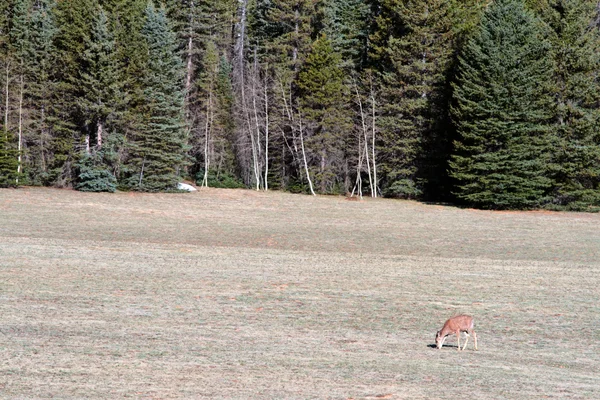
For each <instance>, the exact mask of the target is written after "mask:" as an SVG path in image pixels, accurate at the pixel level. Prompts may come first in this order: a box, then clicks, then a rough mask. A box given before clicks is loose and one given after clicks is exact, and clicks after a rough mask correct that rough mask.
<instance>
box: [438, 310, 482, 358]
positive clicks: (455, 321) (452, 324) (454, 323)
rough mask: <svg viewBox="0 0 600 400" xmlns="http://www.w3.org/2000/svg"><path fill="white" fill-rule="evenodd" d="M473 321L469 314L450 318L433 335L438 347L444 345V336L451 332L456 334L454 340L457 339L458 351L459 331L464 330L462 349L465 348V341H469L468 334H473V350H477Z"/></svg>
mask: <svg viewBox="0 0 600 400" xmlns="http://www.w3.org/2000/svg"><path fill="white" fill-rule="evenodd" d="M473 327H474V321H473V317H471V316H470V315H457V316H456V317H452V318H450V319H449V320H448V321H446V323H444V327H443V328H442V330H441V331H438V332H437V334H436V335H435V344H436V346H437V348H438V349H441V348H442V346H443V345H444V341H445V340H446V337H447V336H448V335H451V334H455V335H456V340H457V341H458V351H460V350H461V348H460V333H461V332H465V333H466V334H467V338H466V340H465V346H464V347H463V348H462V350H464V349H466V348H467V343H468V342H469V336H470V335H471V334H472V335H473V340H474V341H475V350H477V334H476V333H475V330H474V329H473Z"/></svg>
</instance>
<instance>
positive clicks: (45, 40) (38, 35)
mask: <svg viewBox="0 0 600 400" xmlns="http://www.w3.org/2000/svg"><path fill="white" fill-rule="evenodd" d="M54 7H55V2H54V0H39V1H37V2H36V3H35V6H34V8H33V11H32V13H31V19H30V24H31V27H30V29H29V32H30V34H29V37H30V46H29V47H28V50H29V54H28V56H27V59H28V62H27V66H26V67H27V82H28V91H27V107H28V109H29V120H30V122H29V133H28V135H26V138H25V139H26V144H25V147H26V149H27V153H25V157H26V160H27V165H28V168H27V170H28V175H29V178H28V180H29V182H31V183H33V184H37V185H42V184H49V183H51V182H50V181H49V174H48V165H49V164H50V163H51V159H52V153H51V147H52V146H51V144H52V132H51V122H50V121H51V120H52V116H49V113H50V112H51V110H52V109H53V99H54V93H55V91H56V80H55V79H54V72H55V71H54V68H53V66H54V65H55V61H56V58H55V57H56V47H55V44H54V39H55V37H56V34H57V32H58V29H57V27H56V24H55V20H54V15H53V8H54Z"/></svg>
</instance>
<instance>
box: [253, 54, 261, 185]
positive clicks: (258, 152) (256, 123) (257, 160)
mask: <svg viewBox="0 0 600 400" xmlns="http://www.w3.org/2000/svg"><path fill="white" fill-rule="evenodd" d="M252 78H253V79H252V109H253V111H254V126H255V127H256V140H255V142H254V143H255V145H256V157H255V163H256V164H255V169H256V177H257V181H256V190H260V176H261V175H262V174H261V167H260V159H261V158H262V154H261V153H262V147H261V145H260V123H259V119H258V107H257V105H256V99H257V98H258V94H257V89H256V82H257V81H258V79H259V71H258V60H257V57H256V49H255V51H254V74H253V77H252Z"/></svg>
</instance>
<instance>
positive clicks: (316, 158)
mask: <svg viewBox="0 0 600 400" xmlns="http://www.w3.org/2000/svg"><path fill="white" fill-rule="evenodd" d="M341 64H342V59H341V56H340V55H339V54H338V53H335V52H334V51H333V48H332V46H331V42H330V41H329V39H328V38H327V37H326V36H325V35H322V36H321V37H319V38H318V39H317V40H316V41H315V42H314V44H313V46H312V51H311V52H310V54H309V55H308V57H307V59H306V62H305V63H304V66H303V67H302V69H301V71H300V73H299V75H298V81H297V85H298V87H299V90H300V91H299V97H300V99H299V111H300V117H301V118H302V120H303V123H304V124H305V126H306V132H307V140H306V147H307V152H308V154H309V156H310V166H311V170H312V171H313V174H314V177H315V181H316V184H317V186H318V187H319V190H320V192H321V193H335V192H338V193H339V192H340V191H344V192H347V191H349V184H350V182H349V176H348V170H347V164H346V158H345V157H346V153H347V150H348V147H346V146H350V143H349V140H348V139H349V137H350V135H349V133H350V132H351V130H352V127H351V118H350V116H349V114H348V110H349V108H348V103H347V98H348V97H349V91H348V89H347V87H346V86H345V85H344V71H343V69H342V68H341Z"/></svg>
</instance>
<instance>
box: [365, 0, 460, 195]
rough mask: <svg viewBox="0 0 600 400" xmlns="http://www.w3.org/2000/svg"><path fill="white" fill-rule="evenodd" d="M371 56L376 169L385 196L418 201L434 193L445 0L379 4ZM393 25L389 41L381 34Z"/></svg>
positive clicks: (444, 67) (442, 99) (443, 102)
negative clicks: (429, 190)
mask: <svg viewBox="0 0 600 400" xmlns="http://www.w3.org/2000/svg"><path fill="white" fill-rule="evenodd" d="M382 5H383V12H382V14H380V15H379V17H378V28H379V29H380V30H382V31H383V32H378V34H377V35H376V36H375V41H376V45H375V46H374V55H375V57H376V59H377V60H378V61H379V62H380V63H381V66H382V69H381V71H382V72H381V79H380V83H381V89H380V91H381V97H382V103H383V104H382V106H381V111H380V113H381V117H380V125H381V134H380V138H381V140H380V152H379V154H380V163H379V165H380V166H381V175H382V176H383V182H382V186H383V188H384V194H386V195H389V196H398V197H408V198H414V197H420V196H421V195H422V193H423V191H424V189H425V187H426V185H430V186H436V187H437V189H439V180H438V177H439V175H440V169H442V170H443V168H440V164H443V159H444V155H443V154H441V153H442V152H443V151H444V150H445V143H444V142H445V140H446V132H445V129H446V126H445V123H446V121H447V103H448V95H447V93H448V91H447V77H448V73H449V69H450V66H451V60H452V56H453V43H452V39H453V30H452V21H453V15H452V14H451V7H452V5H451V4H450V3H449V2H448V1H446V0H413V1H403V2H398V1H392V0H390V1H382ZM393 24H396V25H397V26H395V28H394V29H395V30H393V31H392V34H391V35H389V36H388V37H384V33H385V31H389V30H390V29H391V26H392V25H393Z"/></svg>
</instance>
